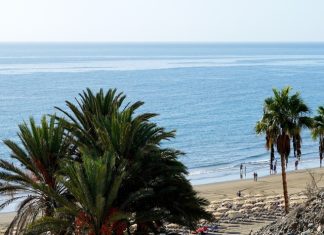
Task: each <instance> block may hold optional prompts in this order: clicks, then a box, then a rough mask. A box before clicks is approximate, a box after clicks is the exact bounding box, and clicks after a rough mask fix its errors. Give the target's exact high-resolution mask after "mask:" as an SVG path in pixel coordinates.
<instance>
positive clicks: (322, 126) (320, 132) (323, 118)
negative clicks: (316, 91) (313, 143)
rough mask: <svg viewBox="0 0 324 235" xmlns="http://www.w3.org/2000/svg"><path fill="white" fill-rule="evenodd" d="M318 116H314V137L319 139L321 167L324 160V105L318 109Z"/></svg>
mask: <svg viewBox="0 0 324 235" xmlns="http://www.w3.org/2000/svg"><path fill="white" fill-rule="evenodd" d="M317 112H318V116H315V117H314V119H313V120H314V122H313V128H312V137H313V139H314V140H315V139H317V138H318V139H319V147H318V149H319V157H320V167H322V160H323V154H324V107H323V106H320V107H319V108H318V109H317Z"/></svg>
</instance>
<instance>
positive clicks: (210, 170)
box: [188, 157, 320, 186]
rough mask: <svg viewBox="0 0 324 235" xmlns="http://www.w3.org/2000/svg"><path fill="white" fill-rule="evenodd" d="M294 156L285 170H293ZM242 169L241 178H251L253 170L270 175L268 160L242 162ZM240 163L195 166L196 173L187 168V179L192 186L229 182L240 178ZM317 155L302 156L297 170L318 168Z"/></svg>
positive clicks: (262, 175) (279, 167) (278, 166)
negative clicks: (234, 165)
mask: <svg viewBox="0 0 324 235" xmlns="http://www.w3.org/2000/svg"><path fill="white" fill-rule="evenodd" d="M279 160H280V159H278V165H277V175H278V174H281V165H280V161H279ZM294 162H295V158H294V157H291V158H289V163H288V167H287V168H286V172H287V173H290V172H295V165H294ZM242 164H243V169H244V167H245V166H246V167H247V170H246V177H245V174H243V175H242V176H243V178H242V179H243V180H245V179H246V180H247V179H253V172H257V173H258V176H259V178H261V177H267V176H269V175H270V169H269V164H270V162H269V160H262V161H257V162H253V163H251V162H248V163H247V162H244V161H243V162H242ZM239 165H240V163H238V164H237V167H228V168H223V169H218V168H216V167H204V168H197V169H198V171H199V172H200V173H199V174H197V172H195V171H196V170H197V169H195V170H190V169H189V176H188V179H189V180H190V182H191V184H192V185H193V186H199V185H206V184H215V183H224V182H231V181H236V180H241V178H240V169H239ZM319 165H320V164H319V157H307V158H302V159H301V160H300V162H299V165H298V171H299V170H313V169H317V168H320V167H319Z"/></svg>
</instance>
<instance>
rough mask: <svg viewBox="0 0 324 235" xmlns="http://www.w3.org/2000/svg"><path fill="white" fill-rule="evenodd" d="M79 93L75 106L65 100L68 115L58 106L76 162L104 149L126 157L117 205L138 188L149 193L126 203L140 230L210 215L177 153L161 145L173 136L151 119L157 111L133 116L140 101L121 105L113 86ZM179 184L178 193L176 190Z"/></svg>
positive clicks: (187, 222)
mask: <svg viewBox="0 0 324 235" xmlns="http://www.w3.org/2000/svg"><path fill="white" fill-rule="evenodd" d="M80 96H81V99H80V100H78V101H77V105H74V104H72V103H70V102H67V106H68V108H69V109H70V111H71V113H69V112H68V111H63V110H62V109H60V110H61V111H62V112H64V113H65V115H66V116H67V117H68V119H67V120H66V121H64V120H62V121H63V122H64V125H65V128H66V129H67V130H68V131H69V132H71V134H72V135H73V136H74V144H75V146H76V149H77V152H78V153H79V154H78V155H79V159H80V161H82V159H83V156H82V153H83V154H86V155H88V156H98V155H99V156H101V155H103V154H104V153H105V152H109V153H113V154H115V155H116V156H117V160H116V162H117V163H116V164H117V165H118V162H119V161H125V160H126V166H125V171H126V175H125V180H124V182H123V184H122V185H121V188H120V193H119V195H118V201H120V203H122V202H123V201H125V200H126V199H127V197H128V195H130V194H133V193H135V192H138V191H140V190H141V189H143V188H146V189H150V190H153V192H154V194H151V195H150V196H149V197H148V196H147V197H146V198H145V200H144V199H142V200H137V201H133V203H132V204H129V205H128V207H127V210H126V211H127V212H129V213H136V223H137V224H138V225H139V226H138V228H139V229H141V228H144V227H145V228H150V229H151V230H152V228H153V224H154V223H159V222H161V221H162V220H164V221H173V222H177V223H179V224H182V225H186V226H191V227H193V226H194V224H195V223H197V222H198V221H199V219H201V218H206V219H210V218H211V215H210V214H209V213H207V212H206V211H205V210H204V209H203V208H204V206H205V205H207V201H206V200H204V199H201V198H199V197H198V196H197V194H196V192H195V191H194V190H193V188H192V187H191V185H190V182H189V181H188V180H187V179H186V178H185V175H186V174H187V173H188V172H187V170H186V167H185V166H184V165H183V164H182V163H180V162H179V161H178V157H179V156H180V155H182V153H181V152H180V151H177V150H174V149H169V148H162V147H161V144H162V143H165V142H166V141H167V140H169V139H172V138H174V135H175V132H174V131H165V129H164V128H161V127H158V126H157V125H156V124H155V123H152V122H151V121H150V119H151V118H153V117H155V116H156V114H152V113H143V114H137V115H135V113H138V108H139V107H141V106H142V105H143V102H135V103H133V104H127V105H124V104H123V101H124V100H125V96H124V95H123V94H122V93H119V94H117V93H116V90H109V91H108V92H107V93H104V92H103V90H100V91H99V93H97V94H93V93H92V92H91V90H89V89H87V91H85V92H83V93H82V94H81V95H80ZM162 185H163V186H165V187H162ZM180 187H181V188H183V192H182V194H179V190H178V189H179V188H180ZM162 195H163V197H162ZM166 195H168V196H166ZM171 195H174V200H172V201H171V200H169V199H170V198H171ZM176 195H177V196H176ZM169 196H170V197H169ZM180 201H182V203H179V202H180ZM142 225H143V226H142ZM141 232H142V233H145V232H148V231H141Z"/></svg>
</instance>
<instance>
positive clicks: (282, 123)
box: [262, 87, 309, 213]
mask: <svg viewBox="0 0 324 235" xmlns="http://www.w3.org/2000/svg"><path fill="white" fill-rule="evenodd" d="M290 90H291V88H290V87H285V88H283V89H282V90H281V91H278V90H276V89H273V94H274V96H273V97H269V98H267V99H266V100H265V103H264V114H263V118H262V119H264V120H267V121H268V122H269V123H271V126H273V127H275V128H276V129H277V130H279V133H278V136H277V139H276V145H277V151H278V153H279V154H280V158H281V168H282V184H283V193H284V200H285V212H286V213H288V211H289V200H288V199H289V198H288V190H287V179H286V166H287V162H288V156H289V153H290V137H291V136H294V135H295V136H296V135H297V134H296V133H297V131H296V130H297V129H299V128H301V127H304V126H307V125H308V124H307V125H306V124H305V123H308V121H309V118H308V117H307V113H308V110H309V109H308V108H307V106H306V105H305V104H304V102H303V100H302V99H301V98H300V95H299V93H296V94H294V95H292V96H290V94H289V92H290ZM296 107H297V108H296ZM298 133H300V132H298Z"/></svg>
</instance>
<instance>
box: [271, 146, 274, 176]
mask: <svg viewBox="0 0 324 235" xmlns="http://www.w3.org/2000/svg"><path fill="white" fill-rule="evenodd" d="M273 161H274V147H273V144H271V150H270V174H271V170H272V171H273Z"/></svg>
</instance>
